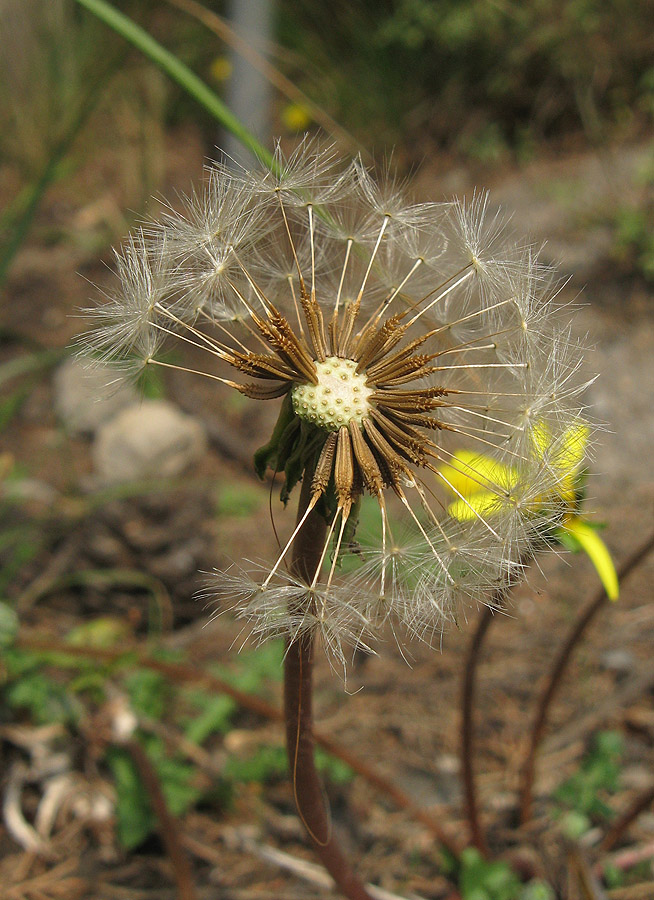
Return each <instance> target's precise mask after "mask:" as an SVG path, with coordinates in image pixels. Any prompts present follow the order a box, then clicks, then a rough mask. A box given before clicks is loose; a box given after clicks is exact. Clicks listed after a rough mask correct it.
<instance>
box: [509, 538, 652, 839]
mask: <svg viewBox="0 0 654 900" xmlns="http://www.w3.org/2000/svg"><path fill="white" fill-rule="evenodd" d="M652 550H654V534H651V535H650V536H649V537H648V538H647V540H646V541H645V542H644V543H643V544H641V546H640V547H639V548H638V549H637V550H636V551H635V552H634V553H633V554H632V555H631V556H630V557H629V559H627V560H626V561H625V562H624V563H623V565H622V566H621V568H620V569H619V570H618V581H619V582H621V581H623V580H624V579H625V578H626V577H627V576H628V575H629V574H630V573H631V572H632V571H633V570H634V569H635V568H637V567H638V566H639V565H640V564H641V563H642V562H643V560H644V559H645V558H646V557H647V556H648V554H649V553H650V552H651V551H652ZM607 600H608V597H607V595H606V591H605V590H604V588H601V589H600V590H599V591H598V592H597V594H596V596H595V597H594V598H593V600H591V602H590V603H589V604H588V606H587V607H586V609H585V610H584V611H583V612H582V613H581V615H580V616H579V618H578V619H577V622H576V624H575V625H574V626H573V628H572V631H571V632H570V634H569V636H568V639H567V640H566V642H565V643H564V644H563V646H562V647H561V650H560V651H559V654H558V656H557V658H556V660H555V661H554V665H553V666H552V668H551V670H550V672H549V675H548V677H547V681H546V682H545V689H544V690H543V692H542V694H541V696H540V699H539V701H538V707H537V710H536V716H535V718H534V724H533V726H532V729H531V736H530V740H529V748H528V750H527V755H526V758H525V762H524V765H523V767H522V771H521V778H520V822H521V824H523V825H525V824H526V823H527V822H528V821H529V820H530V818H531V813H532V806H533V790H534V778H535V774H536V757H537V755H538V750H539V748H540V745H541V742H542V740H543V736H544V734H545V728H546V725H547V717H548V714H549V710H550V706H551V704H552V701H553V700H554V697H555V696H556V694H557V692H558V689H559V687H560V686H561V681H562V680H563V676H564V674H565V672H566V670H567V668H568V664H569V663H570V660H571V659H572V655H573V652H574V650H575V649H576V647H577V646H578V644H579V643H580V642H581V639H582V638H583V636H584V635H585V633H586V629H587V628H588V626H589V625H590V623H591V622H592V621H593V619H594V618H595V616H596V615H597V613H598V612H599V611H600V610H601V609H602V608H603V607H604V604H605V603H606V602H607Z"/></svg>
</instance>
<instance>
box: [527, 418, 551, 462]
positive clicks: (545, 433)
mask: <svg viewBox="0 0 654 900" xmlns="http://www.w3.org/2000/svg"><path fill="white" fill-rule="evenodd" d="M531 439H532V441H533V444H534V450H535V452H536V455H537V456H539V457H540V458H541V459H542V458H543V457H544V456H545V454H546V453H547V451H548V449H549V448H550V446H551V444H552V432H551V431H550V427H549V425H548V424H547V423H546V422H543V421H540V422H538V423H537V424H536V425H535V427H534V430H533V431H532V433H531Z"/></svg>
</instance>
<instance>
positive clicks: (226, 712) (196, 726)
mask: <svg viewBox="0 0 654 900" xmlns="http://www.w3.org/2000/svg"><path fill="white" fill-rule="evenodd" d="M186 699H187V701H188V702H189V703H190V704H191V705H192V706H194V707H195V709H196V710H197V712H196V711H194V712H193V714H192V715H188V716H186V717H185V718H184V719H183V720H182V724H183V726H184V734H185V735H186V738H187V740H189V741H192V742H193V743H194V744H203V743H204V742H205V741H206V740H207V738H209V737H210V736H211V735H212V734H227V732H228V731H229V729H230V727H231V720H232V717H233V715H234V713H235V712H236V709H237V706H236V703H235V701H234V700H232V698H231V697H227V696H225V695H224V694H218V695H217V696H216V695H214V694H207V693H206V691H200V690H191V691H187V692H186Z"/></svg>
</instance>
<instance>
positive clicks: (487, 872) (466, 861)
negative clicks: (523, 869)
mask: <svg viewBox="0 0 654 900" xmlns="http://www.w3.org/2000/svg"><path fill="white" fill-rule="evenodd" d="M458 867H459V890H460V891H461V897H462V898H463V900H554V892H553V891H552V889H551V888H549V887H548V886H547V885H546V884H545V883H544V882H542V881H539V880H534V881H530V882H529V884H525V885H523V884H522V883H521V881H520V879H519V878H518V876H517V875H516V874H515V872H514V871H513V870H512V869H511V867H510V866H509V864H508V863H506V862H503V861H501V860H495V861H488V860H485V859H484V857H483V856H482V855H481V853H479V851H478V850H476V849H475V848H474V847H468V848H467V849H466V850H464V851H463V853H462V854H461V857H460V859H459V861H458Z"/></svg>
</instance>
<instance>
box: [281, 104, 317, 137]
mask: <svg viewBox="0 0 654 900" xmlns="http://www.w3.org/2000/svg"><path fill="white" fill-rule="evenodd" d="M281 120H282V123H283V125H284V128H285V129H286V130H287V131H306V129H307V128H308V127H309V125H311V114H310V112H309V110H308V109H307V108H306V107H305V106H302V105H301V104H300V103H289V104H288V105H287V106H285V107H284V108H283V109H282V111H281Z"/></svg>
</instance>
